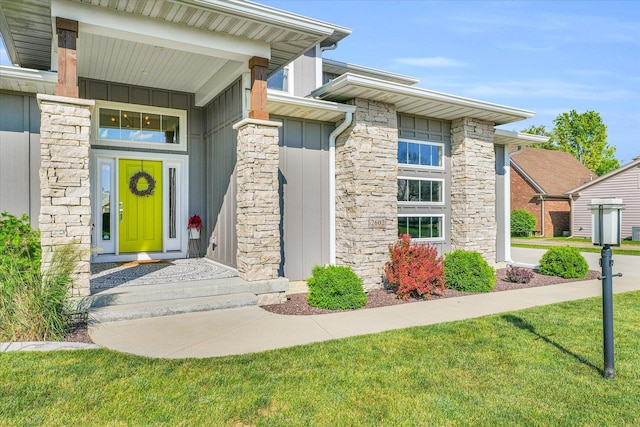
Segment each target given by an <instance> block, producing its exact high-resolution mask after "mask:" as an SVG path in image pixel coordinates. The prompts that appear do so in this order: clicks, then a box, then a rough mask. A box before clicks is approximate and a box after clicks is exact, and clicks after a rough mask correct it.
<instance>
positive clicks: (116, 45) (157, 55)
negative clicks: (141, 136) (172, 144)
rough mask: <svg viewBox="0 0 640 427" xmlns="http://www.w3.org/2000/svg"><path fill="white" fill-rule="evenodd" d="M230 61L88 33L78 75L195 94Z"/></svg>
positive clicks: (81, 42) (80, 49) (82, 43)
mask: <svg viewBox="0 0 640 427" xmlns="http://www.w3.org/2000/svg"><path fill="white" fill-rule="evenodd" d="M226 63H227V61H226V60H224V59H221V58H214V57H210V56H205V55H199V54H195V53H188V52H182V51H179V50H175V49H168V48H163V47H161V46H152V45H148V44H143V43H136V42H132V41H128V40H121V39H113V38H109V37H104V36H99V35H95V34H88V33H85V34H83V35H81V37H79V38H78V76H79V77H85V78H89V79H95V80H106V81H113V82H119V83H126V84H132V85H139V86H148V87H157V88H167V89H172V90H177V91H182V92H191V93H194V92H196V91H197V90H198V89H200V87H201V86H202V85H203V84H204V83H205V82H207V81H208V80H209V79H210V78H211V77H212V76H214V75H215V73H216V72H217V71H218V70H220V68H222V67H223V66H224V65H225V64H226Z"/></svg>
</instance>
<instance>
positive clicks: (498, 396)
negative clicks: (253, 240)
mask: <svg viewBox="0 0 640 427" xmlns="http://www.w3.org/2000/svg"><path fill="white" fill-rule="evenodd" d="M614 300H615V312H614V314H615V322H616V323H615V335H616V378H614V379H612V380H605V379H604V378H603V377H602V374H601V368H602V333H601V326H602V320H601V317H602V315H601V313H602V311H601V306H600V299H597V298H596V299H589V300H581V301H573V302H569V303H562V304H556V305H551V306H546V307H538V308H534V309H529V310H524V311H519V312H513V313H509V314H501V315H494V316H488V317H484V318H481V319H475V320H467V321H460V322H454V323H448V324H441V325H434V326H428V327H419V328H411V329H406V330H401V331H390V332H386V333H381V334H375V335H369V336H361V337H354V338H348V339H343V340H336V341H330V342H324V343H318V344H312V345H306V346H300V347H295V348H291V349H282V350H275V351H269V352H264V353H257V354H252V355H245V356H236V357H224V358H212V359H201V360H157V359H147V358H143V357H137V356H130V355H125V354H119V353H115V352H111V351H107V350H97V351H76V352H53V353H3V354H0V425H11V426H13V425H38V426H39V425H48V426H50V425H53V426H55V425H64V426H67V425H109V426H121V425H122V426H125V425H126V426H129V425H168V426H176V425H198V426H199V425H216V426H218V425H231V426H245V425H269V426H272V425H276V426H278V425H281V426H298V425H312V426H348V425H364V426H373V425H390V426H391V425H394V426H395V425H428V426H432V425H474V426H476V425H486V426H495V425H545V426H547V425H562V426H565V425H620V426H621V425H638V424H639V423H640V403H639V402H640V400H638V390H640V356H638V355H639V354H640V292H633V293H627V294H620V295H616V296H615V297H614ZM425 309H428V306H426V305H425ZM168 345H170V344H168Z"/></svg>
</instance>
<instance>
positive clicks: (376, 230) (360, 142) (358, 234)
mask: <svg viewBox="0 0 640 427" xmlns="http://www.w3.org/2000/svg"><path fill="white" fill-rule="evenodd" d="M353 103H354V104H355V105H356V107H357V109H356V111H355V113H354V115H353V122H352V124H351V125H350V126H349V128H347V129H346V130H345V131H344V132H342V134H340V136H339V137H338V139H337V141H336V264H338V265H346V266H349V267H351V268H352V269H353V271H355V273H356V274H357V275H358V276H360V277H361V278H362V280H363V282H364V287H365V289H375V288H379V287H380V286H381V284H382V274H383V268H384V264H385V263H386V262H387V261H388V258H389V255H388V254H389V248H388V246H389V244H392V243H393V242H395V241H396V239H397V237H398V218H397V213H398V201H397V198H398V197H397V194H398V160H397V159H398V119H397V115H396V109H395V106H394V105H392V104H386V103H382V102H375V101H370V100H366V99H355V100H354V101H353Z"/></svg>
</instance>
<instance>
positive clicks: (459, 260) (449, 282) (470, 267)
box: [444, 249, 496, 292]
mask: <svg viewBox="0 0 640 427" xmlns="http://www.w3.org/2000/svg"><path fill="white" fill-rule="evenodd" d="M444 281H445V284H446V286H447V288H449V289H455V290H457V291H462V292H490V291H491V290H493V286H494V285H495V282H496V274H495V270H494V269H493V267H491V266H490V265H489V264H488V263H487V261H485V260H484V258H482V255H480V253H478V252H474V251H463V250H460V249H457V250H455V251H453V252H449V253H448V254H446V255H445V257H444Z"/></svg>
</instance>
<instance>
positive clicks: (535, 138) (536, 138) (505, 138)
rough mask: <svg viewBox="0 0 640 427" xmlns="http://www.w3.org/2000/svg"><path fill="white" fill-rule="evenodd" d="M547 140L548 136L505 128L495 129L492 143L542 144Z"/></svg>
mask: <svg viewBox="0 0 640 427" xmlns="http://www.w3.org/2000/svg"><path fill="white" fill-rule="evenodd" d="M548 141H549V137H547V136H542V135H533V134H531V133H521V132H516V131H511V130H505V129H496V130H495V139H494V144H496V145H533V144H543V143H545V142H548Z"/></svg>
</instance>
